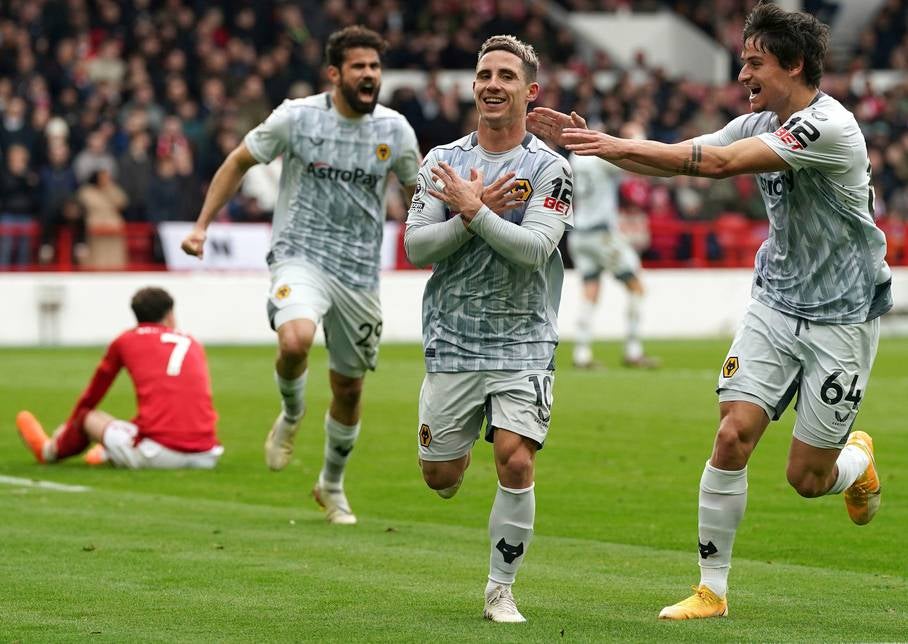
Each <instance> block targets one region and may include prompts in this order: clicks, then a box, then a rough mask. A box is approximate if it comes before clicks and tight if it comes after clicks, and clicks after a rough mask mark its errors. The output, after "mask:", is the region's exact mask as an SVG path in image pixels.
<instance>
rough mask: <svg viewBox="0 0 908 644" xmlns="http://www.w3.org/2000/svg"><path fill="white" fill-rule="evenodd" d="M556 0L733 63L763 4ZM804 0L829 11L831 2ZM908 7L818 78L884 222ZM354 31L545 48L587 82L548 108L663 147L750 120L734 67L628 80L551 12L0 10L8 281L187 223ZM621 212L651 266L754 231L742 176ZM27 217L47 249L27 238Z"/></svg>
mask: <svg viewBox="0 0 908 644" xmlns="http://www.w3.org/2000/svg"><path fill="white" fill-rule="evenodd" d="M560 4H561V5H562V6H563V7H565V8H568V9H570V10H582V11H621V10H628V9H635V10H639V9H655V8H659V7H664V6H670V7H671V8H673V9H674V10H676V11H678V12H679V13H680V14H682V15H685V16H687V17H688V18H689V19H690V20H691V21H692V22H694V23H695V24H697V25H698V26H700V27H701V28H702V29H704V30H705V31H706V32H708V33H709V34H710V35H712V36H713V37H715V38H716V39H717V40H718V41H720V42H722V43H723V44H725V45H726V46H727V47H728V48H729V50H730V51H732V52H733V53H734V56H733V60H735V61H736V60H737V55H738V52H739V51H740V45H741V43H740V42H739V38H740V33H741V29H740V27H741V22H742V21H743V17H744V15H745V14H746V12H747V11H748V10H749V9H750V8H751V6H752V5H753V4H754V0H749V1H748V2H745V3H740V2H731V1H730V0H712V2H686V1H682V0H674V1H671V2H655V1H645V2H630V1H628V0H563V1H562V2H561V3H560ZM813 4H816V5H817V8H816V10H820V9H821V8H822V7H820V5H824V4H825V3H822V2H820V3H817V2H814V3H813ZM906 12H908V3H906V2H905V0H889V1H888V2H886V4H885V6H884V8H883V10H882V11H881V13H880V16H879V17H878V18H877V19H876V20H875V21H873V23H872V25H871V27H870V28H868V30H867V31H866V32H864V34H863V35H862V37H861V38H860V40H859V42H858V44H857V46H856V49H855V51H854V52H853V53H854V55H853V56H851V57H850V59H849V61H848V68H847V69H842V70H835V69H833V70H831V71H830V73H828V74H827V75H826V77H825V78H824V85H823V88H824V89H825V90H826V91H827V92H829V93H831V94H833V95H834V96H836V97H837V98H839V99H840V100H842V101H843V102H844V104H845V105H846V107H848V108H849V109H852V110H853V111H854V112H855V114H856V115H857V116H858V118H859V119H860V123H861V126H862V127H863V128H864V131H865V136H866V138H867V140H868V143H869V147H870V157H871V161H872V163H873V167H874V180H875V184H876V195H877V201H876V214H877V216H878V217H879V218H882V219H885V220H886V221H894V222H902V221H903V220H904V219H905V214H906V212H908V187H906V186H908V183H906V179H908V125H906V124H908V84H905V83H896V84H894V85H892V86H891V87H889V88H887V89H885V91H882V90H880V89H878V88H876V87H875V86H874V85H873V84H872V83H871V82H870V81H865V82H861V81H860V80H859V79H861V78H862V76H860V75H859V74H860V72H862V71H864V70H867V69H873V68H891V69H894V70H905V69H906V68H908V40H906V33H905V32H906V28H905V25H906V19H905V18H906ZM354 23H362V24H365V25H367V26H369V27H371V28H373V29H376V30H377V31H379V32H381V33H382V34H383V35H384V36H385V37H386V38H387V40H388V42H389V43H390V48H389V51H388V53H387V56H386V58H385V63H384V64H385V68H386V69H408V68H409V69H419V70H426V71H430V72H431V71H436V70H441V69H461V68H462V69H469V68H472V67H473V65H474V64H475V60H474V58H475V52H476V50H477V47H478V45H479V43H481V42H482V41H483V40H484V39H485V38H486V37H487V36H489V35H492V34H496V33H513V34H515V35H517V36H518V37H520V38H522V39H524V40H526V41H527V42H531V43H533V45H534V46H535V47H536V48H537V50H538V53H539V56H540V59H541V62H542V70H543V73H544V74H546V75H547V76H548V77H549V78H554V77H555V72H557V71H561V70H568V71H571V72H574V74H575V77H576V78H577V79H578V82H577V83H576V84H575V85H573V86H570V87H568V86H559V85H558V83H555V82H546V83H544V86H545V87H546V91H545V92H544V93H543V95H542V97H541V99H540V102H539V104H541V105H544V106H548V107H553V108H555V109H558V110H561V111H570V110H572V109H576V110H577V111H578V112H580V113H583V114H585V115H586V116H587V117H588V118H589V120H590V124H591V125H592V126H593V127H600V128H605V129H607V130H608V131H614V132H617V131H618V130H619V129H620V127H621V126H622V125H623V124H625V123H627V122H630V121H634V122H637V123H639V124H640V125H641V126H643V128H644V129H645V131H646V132H647V135H648V136H649V137H650V138H655V139H658V140H661V141H666V142H673V141H679V140H683V139H685V138H689V137H690V136H693V135H695V134H699V133H704V132H711V131H714V130H716V129H718V128H719V127H721V126H723V125H724V124H725V123H726V122H727V121H728V120H730V118H731V117H733V116H734V115H736V114H740V113H743V112H745V111H747V106H746V101H745V96H744V92H743V91H742V90H741V88H740V86H739V85H738V84H737V82H736V81H735V78H734V77H735V74H736V73H737V62H735V63H734V65H733V69H731V70H730V73H729V81H728V83H727V85H725V86H722V87H718V88H715V87H711V86H707V85H703V84H700V83H696V82H692V81H689V80H683V79H680V80H679V79H673V78H669V77H667V76H666V74H665V73H664V72H663V71H662V70H660V69H658V68H654V67H652V66H650V65H648V63H647V60H646V56H645V53H644V52H640V53H638V54H637V56H636V59H635V63H634V65H633V66H632V67H631V68H629V69H618V68H617V67H616V65H615V64H614V63H613V61H612V60H611V58H610V57H609V56H608V55H607V54H606V53H605V52H597V53H590V52H588V50H587V49H586V48H584V47H583V46H581V43H578V42H577V41H576V40H575V37H574V35H573V34H572V32H571V31H570V30H569V29H567V28H564V27H562V26H559V25H558V24H557V23H555V22H553V21H552V20H551V19H550V17H549V15H548V13H547V9H546V7H545V4H544V3H532V2H531V3H517V2H508V1H506V0H475V1H473V2H470V3H462V2H453V1H451V0H429V1H428V2H423V1H416V0H383V1H382V2H380V3H373V2H366V1H365V0H327V1H326V2H315V1H314V0H302V1H301V2H276V1H263V2H255V3H252V2H244V1H241V0H233V1H227V2H219V3H207V2H202V1H198V2H190V1H188V0H132V1H131V2H115V1H113V0H27V1H26V0H10V1H9V2H6V3H4V4H3V6H2V8H0V153H2V170H0V225H5V226H4V228H3V230H4V233H3V234H2V235H0V269H2V268H5V267H9V266H15V265H26V264H31V263H35V262H40V263H53V262H54V261H56V252H57V249H58V245H57V243H56V239H57V235H58V233H59V232H60V231H61V230H68V231H69V234H68V236H67V237H66V238H67V239H72V240H73V247H72V251H71V252H72V254H73V257H74V258H75V260H76V261H77V262H78V263H81V264H84V265H86V266H90V267H122V266H123V265H124V264H125V262H126V260H127V247H126V242H125V238H124V236H123V235H122V234H118V232H119V231H122V230H123V229H124V226H125V224H126V222H149V223H151V224H156V223H159V222H164V221H188V220H192V219H193V218H194V217H195V216H196V214H197V213H198V211H199V207H200V204H201V199H202V195H203V194H204V190H205V188H206V186H207V183H208V181H209V180H210V178H211V176H212V174H213V172H214V171H215V169H216V168H217V167H218V166H219V165H220V163H221V162H222V161H223V159H224V158H225V156H226V154H227V153H228V152H229V151H230V150H232V149H233V148H234V147H235V146H236V145H237V144H238V143H239V142H240V140H241V137H242V136H243V135H244V134H245V133H246V132H247V131H248V130H249V129H251V128H252V127H254V126H255V125H256V124H258V123H259V122H261V121H262V120H263V119H264V118H265V117H267V116H268V114H269V113H270V111H271V110H272V109H273V107H275V106H276V105H278V104H279V103H280V102H281V101H282V100H283V99H284V98H287V97H301V96H305V95H308V94H311V93H313V92H316V91H320V90H321V89H322V88H323V86H324V82H325V81H324V77H323V69H322V50H323V44H324V39H325V37H326V36H327V34H329V33H330V32H331V31H333V30H334V29H336V28H338V27H341V26H345V25H348V24H354ZM599 72H608V73H610V74H611V76H612V77H613V78H614V79H615V82H614V85H613V86H612V87H611V88H610V89H608V90H607V91H604V90H603V89H601V88H600V87H599V86H597V84H596V83H595V82H594V77H595V75H596V74H597V73H599ZM388 104H389V106H390V107H393V108H394V109H397V110H399V111H400V112H402V113H403V114H404V115H405V116H406V117H407V119H408V120H409V121H410V122H411V124H412V125H413V127H414V129H415V131H416V133H417V136H418V138H419V141H420V146H421V148H422V151H423V153H425V152H427V151H428V150H429V149H430V148H431V147H433V146H434V145H436V144H438V143H441V142H446V141H449V140H451V139H453V138H456V137H457V136H459V135H460V134H461V133H463V132H466V131H470V130H472V129H474V128H475V120H476V116H475V109H474V108H473V106H472V105H471V104H469V103H463V102H462V101H461V100H460V98H459V97H458V95H457V93H456V91H455V90H453V89H452V90H448V91H443V90H442V89H440V88H439V86H438V84H437V83H436V82H435V80H434V79H432V78H431V77H430V81H429V83H428V84H427V85H426V86H425V87H422V88H415V87H414V88H398V89H397V90H396V91H395V92H394V93H393V95H392V96H391V100H390V101H388ZM278 176H279V170H278V168H277V167H275V166H274V165H273V164H272V165H268V166H261V167H259V168H255V169H254V172H250V175H249V176H248V177H247V179H246V181H245V183H244V187H243V190H242V192H241V193H240V194H239V195H238V196H237V197H236V198H234V199H233V200H232V201H231V202H230V204H229V205H228V207H227V208H226V209H225V212H224V213H223V215H222V219H223V220H226V221H235V222H261V221H268V220H269V217H270V214H271V209H272V208H273V199H274V194H275V192H276V184H277V178H278ZM621 199H622V207H623V210H624V213H625V215H626V221H627V222H629V226H630V230H631V237H632V238H633V239H634V240H635V243H636V244H637V246H638V248H639V249H640V250H641V251H644V250H645V251H646V253H647V254H648V256H649V257H650V258H654V259H660V258H661V259H676V260H677V259H684V258H685V257H686V256H689V254H690V252H691V249H690V240H689V239H685V238H684V237H683V236H682V235H679V234H677V233H666V234H664V235H661V236H660V235H659V234H658V233H653V234H652V235H651V234H650V226H649V224H651V223H652V222H659V221H707V220H713V219H715V218H716V217H718V216H719V215H720V214H722V213H726V212H729V211H735V212H737V213H739V214H740V215H741V216H742V218H748V219H750V220H751V221H754V220H756V221H762V220H764V219H765V215H764V211H763V207H762V205H761V201H760V197H759V194H758V192H757V191H756V188H755V185H754V182H753V181H752V180H751V179H750V178H741V177H739V178H734V179H729V180H725V181H721V182H706V181H704V182H701V181H699V180H697V179H692V178H689V177H679V178H676V179H673V180H671V181H652V180H648V179H643V178H637V177H628V178H627V179H626V180H625V181H624V183H623V185H622V189H621ZM392 215H394V216H403V213H402V212H396V213H392ZM34 224H37V225H38V230H40V244H33V243H32V242H33V239H32V237H31V236H30V235H27V234H19V233H20V232H24V231H29V230H31V229H33V225H34ZM757 225H759V224H757ZM634 231H636V232H634ZM895 241H896V242H899V240H895ZM900 246H901V244H900V242H899V248H900ZM707 250H708V252H709V254H710V256H711V257H714V256H717V255H718V254H720V253H721V249H720V248H719V244H718V242H717V241H716V240H715V239H714V238H713V237H712V236H711V237H710V238H709V240H708V249H707ZM157 259H160V255H158V256H157Z"/></svg>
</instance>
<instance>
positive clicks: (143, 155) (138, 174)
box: [117, 130, 154, 221]
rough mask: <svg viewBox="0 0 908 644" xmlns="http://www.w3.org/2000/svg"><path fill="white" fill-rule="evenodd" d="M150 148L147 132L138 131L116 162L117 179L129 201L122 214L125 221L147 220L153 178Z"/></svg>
mask: <svg viewBox="0 0 908 644" xmlns="http://www.w3.org/2000/svg"><path fill="white" fill-rule="evenodd" d="M150 148H151V137H150V136H149V135H148V132H145V131H144V130H141V131H138V132H136V133H135V134H133V136H132V138H130V139H129V147H128V148H127V150H126V152H124V153H123V155H122V156H121V157H120V158H119V160H118V161H117V177H118V178H119V181H120V186H121V187H122V188H123V191H124V192H125V193H126V197H127V199H129V206H128V207H127V208H126V211H125V212H124V216H125V217H126V219H127V221H145V220H146V219H148V194H149V191H150V190H151V180H152V177H153V176H154V162H153V160H152V158H151V155H150V153H149V150H150Z"/></svg>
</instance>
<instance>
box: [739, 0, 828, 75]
mask: <svg viewBox="0 0 908 644" xmlns="http://www.w3.org/2000/svg"><path fill="white" fill-rule="evenodd" d="M751 38H753V44H754V45H755V46H758V47H759V48H760V49H762V50H763V51H767V52H769V53H770V54H772V55H773V56H775V57H776V58H778V59H779V64H780V65H781V66H782V67H783V68H784V69H791V68H792V67H794V66H795V65H797V64H798V62H799V61H801V60H803V61H804V80H805V81H806V83H807V84H808V85H809V86H810V87H819V85H820V79H821V78H822V77H823V61H824V59H825V58H826V50H827V49H828V48H829V27H827V26H826V25H825V24H823V23H822V22H820V21H819V20H817V19H816V18H815V17H814V16H812V15H810V14H809V13H804V12H802V11H785V10H784V9H782V8H781V7H780V6H779V5H777V4H772V3H768V2H761V3H760V4H758V5H757V6H756V7H754V10H753V11H751V12H750V15H748V16H747V19H746V20H745V21H744V42H747V41H748V40H749V39H751Z"/></svg>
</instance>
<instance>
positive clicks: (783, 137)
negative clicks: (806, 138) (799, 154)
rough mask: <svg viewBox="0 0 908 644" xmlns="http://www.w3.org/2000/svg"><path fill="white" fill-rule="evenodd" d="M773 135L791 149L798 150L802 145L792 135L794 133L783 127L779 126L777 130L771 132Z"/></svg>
mask: <svg viewBox="0 0 908 644" xmlns="http://www.w3.org/2000/svg"><path fill="white" fill-rule="evenodd" d="M773 135H774V136H776V137H777V138H778V139H779V140H780V141H782V143H784V144H785V145H787V146H788V147H789V148H791V149H792V150H800V149H801V148H803V147H804V146H803V145H801V144H800V142H799V141H798V140H797V139H796V138H795V137H794V135H793V134H792V133H791V132H789V131H788V130H786V129H785V128H784V127H780V128H779V129H778V130H776V131H775V132H773Z"/></svg>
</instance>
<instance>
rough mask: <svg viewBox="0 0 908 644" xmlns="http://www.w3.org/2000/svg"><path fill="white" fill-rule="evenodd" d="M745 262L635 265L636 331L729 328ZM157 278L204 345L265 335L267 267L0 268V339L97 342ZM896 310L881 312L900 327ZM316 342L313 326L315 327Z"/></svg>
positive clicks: (737, 310) (901, 296) (742, 302)
mask: <svg viewBox="0 0 908 644" xmlns="http://www.w3.org/2000/svg"><path fill="white" fill-rule="evenodd" d="M893 273H894V275H893V295H894V296H895V300H896V304H897V306H898V305H899V304H900V303H902V304H901V306H903V307H904V306H905V304H904V303H906V302H908V269H895V270H894V271H893ZM428 275H429V274H428V272H426V271H396V272H395V271H392V272H387V273H385V274H384V275H383V276H382V303H383V308H384V318H385V319H384V325H383V326H384V332H383V339H384V340H388V341H394V342H415V341H418V340H419V339H420V329H421V299H422V292H423V287H424V285H425V281H426V279H427V278H428ZM750 279H751V272H750V271H749V270H651V271H648V272H646V273H645V283H646V288H647V297H646V299H645V301H644V314H643V315H644V317H643V331H644V335H645V337H648V338H696V337H715V336H727V335H730V334H731V333H732V332H733V331H734V329H735V327H736V326H737V324H738V321H739V320H740V318H741V316H742V314H743V313H744V308H745V306H746V304H747V302H748V300H749V297H750ZM149 285H155V286H161V287H163V288H165V289H167V290H168V291H170V293H171V294H172V295H173V296H174V299H175V300H176V314H177V322H178V324H179V326H180V327H181V328H183V329H185V330H187V331H189V332H190V333H192V334H193V335H195V336H196V337H197V338H198V339H199V340H201V341H203V342H206V343H224V344H256V343H272V342H273V341H274V334H273V332H272V331H271V329H270V328H269V326H268V321H267V317H266V314H265V301H266V300H265V298H266V294H267V291H268V287H269V281H268V274H267V273H266V272H264V271H261V272H222V273H217V272H195V273H178V272H168V273H81V274H80V273H3V274H0V302H2V307H0V345H19V346H29V345H42V344H63V345H86V344H105V343H107V342H108V341H110V340H111V339H112V338H113V337H114V336H115V335H116V334H117V333H119V332H120V331H122V330H123V329H126V328H128V327H130V326H132V325H133V324H134V323H135V320H134V318H133V315H132V311H130V309H129V299H130V297H131V296H132V294H133V293H134V292H135V291H136V290H137V289H139V288H141V287H143V286H149ZM579 293H580V279H579V276H578V275H577V274H576V273H574V272H572V271H569V272H568V274H567V276H566V279H565V284H564V291H563V296H562V303H561V316H560V319H561V331H562V337H563V338H564V339H571V338H572V337H573V335H574V328H575V321H576V319H577V302H578V298H579ZM625 302H626V296H625V291H624V288H623V287H622V286H621V285H620V284H618V283H617V282H614V281H611V280H609V281H607V282H606V283H605V284H604V289H603V299H602V303H601V305H600V307H599V310H598V311H597V314H596V321H595V328H596V335H597V337H599V338H606V339H610V338H617V337H621V336H622V334H623V332H624V306H625ZM904 319H905V315H894V316H887V317H886V318H884V320H886V321H887V326H889V327H890V328H897V327H898V326H901V327H902V330H903V331H904V330H905V323H904V322H903V320H904ZM319 339H320V340H321V334H319Z"/></svg>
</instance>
